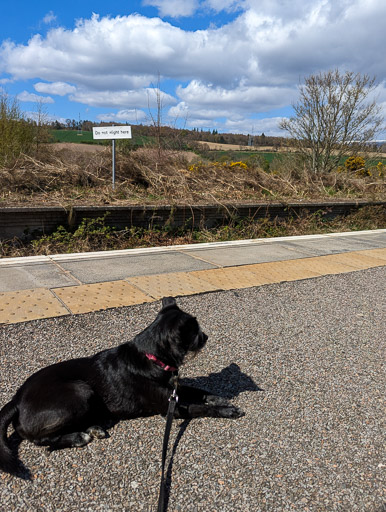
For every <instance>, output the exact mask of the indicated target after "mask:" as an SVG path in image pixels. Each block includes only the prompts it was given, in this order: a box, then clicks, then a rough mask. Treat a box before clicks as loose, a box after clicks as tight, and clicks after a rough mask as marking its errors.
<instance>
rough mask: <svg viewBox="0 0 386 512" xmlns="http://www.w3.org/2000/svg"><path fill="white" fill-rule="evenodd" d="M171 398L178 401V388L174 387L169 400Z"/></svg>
mask: <svg viewBox="0 0 386 512" xmlns="http://www.w3.org/2000/svg"><path fill="white" fill-rule="evenodd" d="M171 400H174V401H175V402H178V395H177V392H176V389H173V393H172V394H171V395H170V397H169V402H170V401H171Z"/></svg>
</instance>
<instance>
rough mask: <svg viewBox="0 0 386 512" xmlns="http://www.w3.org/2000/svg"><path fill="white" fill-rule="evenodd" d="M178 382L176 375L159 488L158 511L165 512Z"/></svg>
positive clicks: (168, 415) (170, 403)
mask: <svg viewBox="0 0 386 512" xmlns="http://www.w3.org/2000/svg"><path fill="white" fill-rule="evenodd" d="M177 384H178V377H175V379H174V389H173V393H172V394H171V395H170V398H169V407H168V412H167V415H166V427H165V433H164V441H163V446H162V475H161V485H160V490H159V498H158V508H157V512H164V507H165V488H166V481H165V462H166V455H167V452H168V444H169V436H170V430H171V428H172V422H173V417H174V411H175V409H176V405H177V402H178V395H177Z"/></svg>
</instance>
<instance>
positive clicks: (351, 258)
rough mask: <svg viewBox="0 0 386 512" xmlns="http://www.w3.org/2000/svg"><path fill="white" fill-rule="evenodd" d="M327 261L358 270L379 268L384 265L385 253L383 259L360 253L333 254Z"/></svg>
mask: <svg viewBox="0 0 386 512" xmlns="http://www.w3.org/2000/svg"><path fill="white" fill-rule="evenodd" d="M366 252H367V251H366ZM329 261H334V262H336V263H343V264H347V265H350V266H355V267H356V268H357V269H358V270H359V269H361V270H362V269H367V268H373V267H381V266H383V265H386V253H385V259H382V258H379V257H376V256H375V255H373V254H372V255H370V254H362V251H358V252H350V253H347V252H345V253H341V254H333V255H330V256H329Z"/></svg>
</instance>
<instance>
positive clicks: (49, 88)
mask: <svg viewBox="0 0 386 512" xmlns="http://www.w3.org/2000/svg"><path fill="white" fill-rule="evenodd" d="M34 89H35V91H37V92H45V93H48V94H56V95H58V96H65V95H66V94H70V93H74V92H75V91H76V87H74V86H73V85H70V84H67V83H65V82H53V83H44V82H38V83H36V84H34Z"/></svg>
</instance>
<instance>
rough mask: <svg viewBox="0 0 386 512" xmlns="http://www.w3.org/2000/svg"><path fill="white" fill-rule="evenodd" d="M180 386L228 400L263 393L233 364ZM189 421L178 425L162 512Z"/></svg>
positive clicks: (165, 508)
mask: <svg viewBox="0 0 386 512" xmlns="http://www.w3.org/2000/svg"><path fill="white" fill-rule="evenodd" d="M181 384H184V385H186V386H194V387H197V388H201V389H205V390H206V391H208V392H209V393H213V394H214V395H218V396H221V397H223V398H228V399H232V398H236V397H237V396H238V395H239V394H240V393H242V392H243V391H264V389H263V388H261V387H260V386H258V385H257V384H256V382H255V381H254V380H253V379H252V378H251V377H249V375H247V374H246V373H243V372H242V371H241V370H240V367H239V366H238V365H237V364H235V363H232V364H230V365H229V366H227V367H226V368H224V369H223V370H221V372H219V373H211V374H209V375H208V376H207V377H195V378H193V379H188V378H185V379H181ZM191 421H192V420H191V419H188V420H184V421H183V422H182V423H181V424H180V430H179V432H178V434H177V437H176V440H175V441H174V445H173V448H172V452H171V455H170V460H169V465H168V469H167V473H166V485H165V502H164V509H163V511H162V512H166V511H167V509H168V504H169V498H170V490H171V487H172V472H173V461H174V456H175V454H176V451H177V448H178V445H179V443H180V441H181V439H182V436H183V435H184V433H185V431H186V429H187V428H188V426H189V423H190V422H191Z"/></svg>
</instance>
